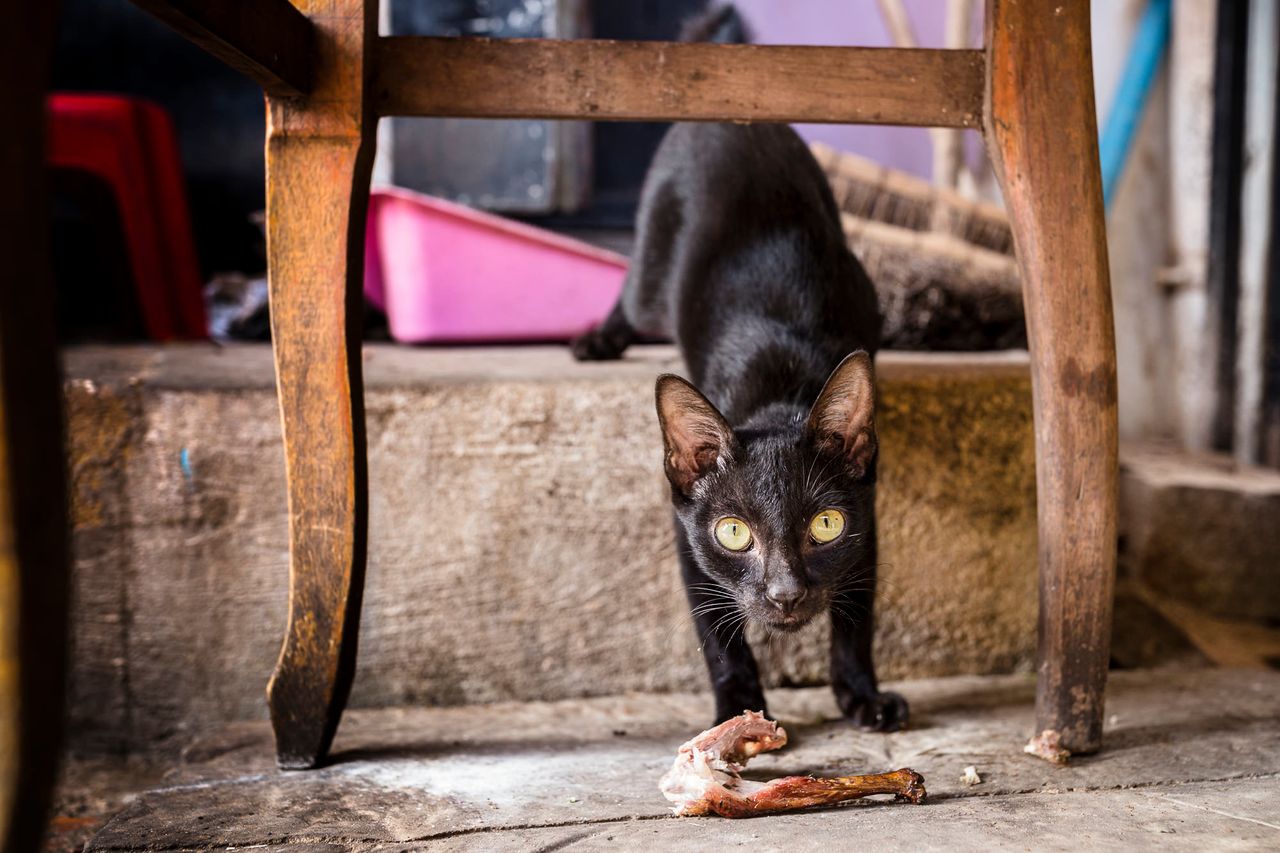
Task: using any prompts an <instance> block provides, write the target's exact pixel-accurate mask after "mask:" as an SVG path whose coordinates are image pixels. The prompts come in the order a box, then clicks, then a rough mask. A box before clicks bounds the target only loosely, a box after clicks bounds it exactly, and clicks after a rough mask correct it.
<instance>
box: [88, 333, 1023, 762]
mask: <svg viewBox="0 0 1280 853" xmlns="http://www.w3.org/2000/svg"><path fill="white" fill-rule="evenodd" d="M66 367H67V374H68V382H67V402H68V409H69V415H70V443H71V471H72V476H73V480H74V483H73V487H74V488H73V500H74V505H73V513H74V522H75V530H74V541H73V545H74V551H75V578H74V583H75V595H76V604H75V612H74V615H73V616H74V626H75V653H74V661H75V663H74V670H73V673H72V675H73V677H72V703H73V704H72V708H73V710H72V714H73V719H72V724H71V727H70V731H71V732H72V733H73V738H74V743H73V746H75V747H76V748H77V749H80V750H82V751H101V750H113V749H134V748H155V747H157V746H161V747H162V746H164V745H165V744H172V743H176V742H179V741H181V740H182V739H183V738H184V737H185V736H186V735H187V734H189V733H190V732H191V731H194V730H200V729H203V728H206V727H208V726H212V725H216V724H220V723H223V722H226V721H231V720H243V719H261V718H262V717H263V716H264V715H265V707H264V702H263V688H264V685H265V684H266V680H267V677H268V675H269V674H270V672H271V669H272V666H273V665H274V662H275V658H276V655H277V653H278V650H279V643H280V638H281V635H282V632H283V629H284V625H285V612H286V604H287V566H288V546H287V538H286V521H287V508H286V501H285V485H284V460H283V452H282V449H281V444H280V431H279V423H278V416H277V403H276V396H275V391H274V380H273V375H272V369H271V357H270V352H269V350H268V349H267V348H266V347H265V346H236V347H226V348H216V347H212V346H203V345H197V346H169V347H164V348H150V347H126V348H88V349H75V350H72V351H70V352H68V353H67V355H66ZM678 367H679V365H678V362H677V360H676V357H675V354H674V351H673V350H672V349H670V348H666V347H653V348H638V349H636V350H634V351H633V352H632V353H629V354H628V357H627V359H626V360H624V361H621V362H616V363H607V364H593V365H579V364H575V363H573V362H572V361H571V360H570V359H569V357H568V355H567V353H566V352H565V350H563V349H562V348H558V347H521V348H505V349H490V348H476V349H436V350H433V349H408V348H400V347H392V346H371V347H368V348H367V349H366V351H365V374H366V378H367V385H368V393H367V397H366V400H367V411H368V427H369V429H368V433H369V467H370V483H371V487H370V493H371V507H372V512H371V514H372V521H371V531H370V537H369V570H368V580H367V587H366V594H365V601H364V624H363V631H362V634H361V640H360V664H359V672H358V675H357V678H356V683H355V687H354V691H353V695H352V703H353V705H354V706H357V707H360V706H374V707H386V706H401V705H452V704H461V703H474V702H487V701H497V700H513V699H514V700H533V699H539V700H545V699H561V698H571V697H581V696H593V695H602V694H614V693H622V692H626V691H634V690H644V691H673V690H689V689H700V688H701V687H702V686H703V685H704V674H703V668H702V662H701V657H700V655H699V654H698V651H697V638H696V637H695V636H694V632H693V630H692V627H691V625H690V624H689V620H688V617H687V607H686V605H685V602H684V598H683V593H682V590H681V588H680V583H679V580H678V577H677V571H676V566H675V558H674V554H673V548H672V534H671V521H670V515H669V508H668V496H667V491H666V485H665V480H664V478H663V475H662V473H661V470H660V459H661V445H660V438H659V434H658V430H657V426H656V423H655V417H654V413H653V379H654V377H655V375H656V374H657V373H659V372H660V371H664V370H674V369H678ZM879 369H880V376H881V386H882V387H881V402H880V412H879V415H878V418H877V424H878V427H879V429H880V431H881V442H882V447H883V455H882V463H881V465H882V467H881V472H880V477H881V490H880V503H879V523H880V541H881V549H882V552H881V561H882V563H883V567H882V570H881V572H882V586H881V590H880V601H879V604H878V607H879V614H878V642H879V655H878V662H879V667H880V670H881V673H882V676H883V677H886V678H907V677H913V678H914V677H926V676H940V675H950V674H956V673H992V672H1009V671H1015V670H1023V671H1025V670H1028V669H1029V668H1030V667H1031V665H1032V660H1033V653H1034V646H1035V618H1036V592H1035V591H1036V580H1035V561H1036V549H1035V486H1034V472H1033V469H1034V459H1033V448H1032V428H1031V406H1030V383H1029V378H1028V373H1027V365H1026V356H1025V354H1016V353H1015V354H993V355H978V356H975V355H964V356H944V355H909V354H895V353H889V354H885V355H884V356H883V357H882V358H881V360H880V364H879ZM495 520H497V521H500V522H501V525H496V524H495V523H494V522H495ZM825 632H826V627H825V625H822V624H818V625H815V626H813V628H812V630H810V631H808V632H806V633H804V634H802V635H799V636H797V637H794V638H788V639H787V640H786V641H785V642H783V641H774V642H771V643H761V644H757V647H758V653H759V657H760V658H761V663H762V667H763V669H764V671H765V673H766V677H767V679H768V682H769V683H770V684H772V685H778V684H818V683H822V682H823V681H825V678H826V669H827V652H826V641H825Z"/></svg>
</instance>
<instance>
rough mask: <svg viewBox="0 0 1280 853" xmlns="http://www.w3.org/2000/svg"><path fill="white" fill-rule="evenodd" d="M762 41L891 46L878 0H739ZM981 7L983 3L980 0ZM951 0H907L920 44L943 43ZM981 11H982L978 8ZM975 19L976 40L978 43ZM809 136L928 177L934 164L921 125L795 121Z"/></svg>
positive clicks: (804, 133) (940, 44) (741, 7)
mask: <svg viewBox="0 0 1280 853" xmlns="http://www.w3.org/2000/svg"><path fill="white" fill-rule="evenodd" d="M734 4H735V5H736V6H737V7H738V10H739V12H741V14H742V16H743V17H744V18H745V19H746V21H747V23H748V25H749V26H750V27H751V31H752V35H753V37H754V39H755V41H756V42H757V43H759V44H826V45H860V46H864V47H891V46H892V40H891V39H890V37H889V33H888V31H887V30H886V29H885V25H884V19H883V18H882V17H881V15H880V9H879V5H878V4H877V3H876V0H804V2H796V0H734ZM975 5H976V6H978V8H979V10H980V9H981V6H982V4H980V3H978V4H975ZM945 6H946V4H945V3H943V2H940V0H906V7H907V14H908V15H909V16H910V17H911V23H912V25H913V27H914V29H915V33H916V38H918V39H919V40H920V46H921V47H942V46H943V37H944V36H943V32H944V26H945V20H946V14H945V12H944V9H945ZM979 14H981V13H980V11H979ZM979 32H980V23H979V22H977V21H975V26H974V36H973V42H972V44H973V45H974V46H977V45H978V43H979V37H978V33H979ZM796 130H798V131H800V133H801V135H803V136H804V137H805V138H806V139H810V140H816V141H821V142H825V143H827V144H828V145H832V146H834V147H836V148H839V149H841V150H844V151H852V152H855V153H857V154H861V155H863V156H865V157H870V158H871V159H873V160H875V161H877V162H879V163H883V164H884V165H886V166H892V167H894V168H897V169H902V170H904V171H907V172H912V173H914V174H917V175H920V176H921V177H924V178H928V177H930V173H931V172H932V170H933V166H932V157H933V154H932V148H931V147H930V144H929V134H928V131H926V130H924V129H922V128H917V127H871V126H860V125H834V124H801V125H796Z"/></svg>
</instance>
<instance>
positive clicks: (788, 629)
mask: <svg viewBox="0 0 1280 853" xmlns="http://www.w3.org/2000/svg"><path fill="white" fill-rule="evenodd" d="M812 619H813V614H812V613H807V612H806V613H790V614H787V615H785V616H783V615H781V614H778V613H770V614H769V615H768V616H766V617H765V618H764V619H762V620H761V621H762V622H764V624H765V627H767V628H769V630H771V631H778V632H780V633H783V634H791V633H794V632H796V631H799V630H800V629H801V628H803V627H804V626H805V625H808V624H809V622H810V620H812Z"/></svg>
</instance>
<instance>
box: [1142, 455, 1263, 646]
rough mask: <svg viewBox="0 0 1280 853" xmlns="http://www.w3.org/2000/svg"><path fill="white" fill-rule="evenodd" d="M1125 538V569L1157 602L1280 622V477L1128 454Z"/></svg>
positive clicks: (1210, 459) (1181, 458) (1218, 463)
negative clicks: (1160, 599)
mask: <svg viewBox="0 0 1280 853" xmlns="http://www.w3.org/2000/svg"><path fill="white" fill-rule="evenodd" d="M1120 531H1121V534H1122V535H1123V537H1124V547H1123V551H1122V558H1123V564H1124V566H1125V567H1126V568H1127V569H1128V570H1129V572H1130V573H1131V574H1132V576H1133V578H1134V580H1136V581H1137V582H1139V583H1141V584H1143V585H1145V586H1146V587H1148V588H1149V589H1151V590H1153V591H1155V592H1156V593H1158V594H1159V595H1161V596H1163V597H1166V598H1169V599H1172V600H1174V601H1177V602H1180V603H1182V604H1184V605H1188V606H1191V607H1193V608H1194V609H1195V610H1196V611H1198V612H1200V613H1202V614H1204V615H1206V616H1215V617H1222V618H1227V619H1244V620H1250V621H1255V622H1261V623H1267V624H1271V625H1273V626H1274V625H1276V624H1280V556H1277V555H1280V472H1277V471H1273V470H1270V469H1266V468H1242V467H1239V466H1237V465H1236V464H1235V463H1234V461H1233V460H1232V459H1231V458H1230V457H1228V456H1224V455H1221V454H1200V455H1193V454H1188V453H1178V452H1175V451H1171V450H1169V449H1168V448H1162V447H1159V446H1154V445H1130V446H1126V447H1125V448H1124V452H1123V454H1122V457H1121V467H1120Z"/></svg>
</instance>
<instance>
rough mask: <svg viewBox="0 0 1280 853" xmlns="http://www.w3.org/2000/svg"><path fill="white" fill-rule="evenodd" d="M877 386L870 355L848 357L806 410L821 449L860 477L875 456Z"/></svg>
mask: <svg viewBox="0 0 1280 853" xmlns="http://www.w3.org/2000/svg"><path fill="white" fill-rule="evenodd" d="M875 416H876V386H875V375H874V373H873V371H872V367H871V356H870V355H868V354H867V353H866V352H864V351H862V350H858V351H857V352H855V353H852V354H850V355H849V356H847V357H846V358H845V360H844V361H842V362H840V366H839V367H837V368H836V369H835V372H833V373H832V374H831V377H830V378H829V379H828V380H827V384H826V385H824V386H823V387H822V393H821V394H819V395H818V399H817V401H816V402H815V403H814V404H813V408H812V409H811V410H810V411H809V434H810V436H811V438H812V440H813V442H814V443H815V444H816V445H817V446H818V447H819V448H820V449H822V450H825V451H827V452H829V453H835V454H837V455H839V456H842V457H843V458H844V459H845V460H846V461H847V462H848V464H849V468H850V471H851V473H852V474H853V475H854V476H855V477H863V476H865V475H866V473H867V470H868V469H869V468H870V467H871V461H872V459H874V458H875V454H876V424H875V420H876V417H875Z"/></svg>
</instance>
